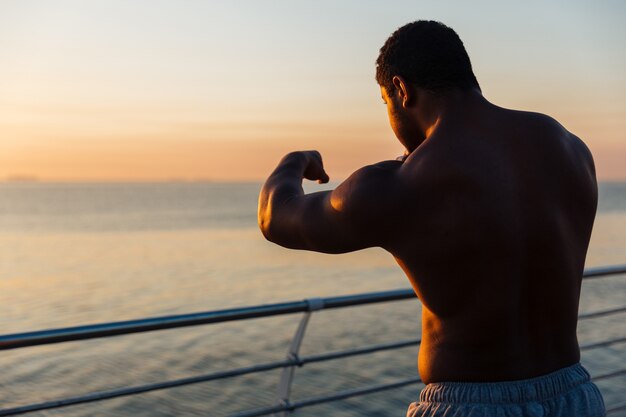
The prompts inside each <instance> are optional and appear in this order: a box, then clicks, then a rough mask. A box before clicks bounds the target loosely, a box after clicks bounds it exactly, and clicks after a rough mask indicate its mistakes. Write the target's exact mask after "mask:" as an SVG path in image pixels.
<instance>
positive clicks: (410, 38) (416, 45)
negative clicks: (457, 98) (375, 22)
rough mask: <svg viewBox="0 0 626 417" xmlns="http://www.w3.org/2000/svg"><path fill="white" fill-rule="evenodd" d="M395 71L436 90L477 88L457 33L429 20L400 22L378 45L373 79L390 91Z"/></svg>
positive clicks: (416, 83) (409, 79) (406, 78)
mask: <svg viewBox="0 0 626 417" xmlns="http://www.w3.org/2000/svg"><path fill="white" fill-rule="evenodd" d="M394 75H399V76H401V77H403V78H404V79H405V80H406V81H407V82H409V83H412V84H415V85H417V86H419V87H422V88H424V89H426V90H429V91H432V92H435V93H437V92H442V91H445V90H449V89H453V88H458V89H461V90H471V89H473V88H478V89H479V90H480V85H478V81H477V80H476V76H475V75H474V72H473V71H472V64H471V62H470V59H469V56H468V55H467V51H465V47H464V46H463V42H461V38H459V35H457V34H456V32H455V31H454V30H452V29H451V28H449V27H448V26H446V25H444V24H443V23H441V22H435V21H432V20H418V21H416V22H413V23H409V24H406V25H404V26H402V27H401V28H399V29H397V30H396V31H395V32H393V33H392V34H391V36H390V37H389V39H387V41H386V42H385V44H384V45H383V47H382V48H380V54H379V55H378V59H377V60H376V81H377V82H378V84H379V85H380V86H382V87H385V89H386V90H387V91H393V90H394V86H393V83H392V79H393V76H394Z"/></svg>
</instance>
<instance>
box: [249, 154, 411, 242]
mask: <svg viewBox="0 0 626 417" xmlns="http://www.w3.org/2000/svg"><path fill="white" fill-rule="evenodd" d="M401 165H402V163H401V162H397V161H388V162H385V163H381V164H378V165H373V166H369V167H365V168H362V169H360V170H359V171H357V172H355V173H354V174H353V175H352V176H350V178H348V179H347V180H346V181H345V182H343V183H342V184H341V185H339V186H338V187H337V188H336V189H335V190H333V191H326V192H317V193H312V194H306V195H305V194H304V191H303V190H302V179H303V178H306V179H310V180H317V181H318V182H328V175H326V173H325V172H324V169H323V166H322V160H321V157H320V155H319V153H317V152H315V151H308V152H294V153H291V154H288V155H287V156H285V157H284V158H283V159H282V160H281V162H280V163H279V165H278V167H277V168H276V169H275V170H274V172H273V173H272V174H271V175H270V177H269V178H268V179H267V181H266V182H265V184H264V185H263V188H262V190H261V194H260V196H259V212H258V220H259V227H260V228H261V231H262V232H263V235H264V236H265V237H266V238H267V239H268V240H270V241H272V242H274V243H276V244H279V245H281V246H285V247H288V248H292V249H306V250H312V251H316V252H326V253H344V252H350V251H355V250H358V249H363V248H367V247H372V246H384V245H385V243H386V241H387V240H389V238H390V236H393V230H392V229H393V228H394V227H395V226H394V224H398V222H397V216H398V214H399V213H398V210H399V200H400V199H399V193H397V192H396V190H397V189H398V187H399V185H398V178H397V177H398V175H397V173H398V170H399V168H400V167H401Z"/></svg>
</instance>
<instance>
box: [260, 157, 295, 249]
mask: <svg viewBox="0 0 626 417" xmlns="http://www.w3.org/2000/svg"><path fill="white" fill-rule="evenodd" d="M306 164H307V161H306V157H305V156H304V155H302V154H301V153H298V152H293V153H290V154H288V155H286V156H285V157H284V158H283V159H282V160H281V161H280V162H279V164H278V166H277V167H276V169H275V170H274V172H272V174H271V175H270V176H269V178H268V179H267V181H265V184H264V185H263V188H262V189H261V193H260V196H259V212H258V221H259V227H260V228H261V231H262V232H263V234H264V235H265V237H266V238H268V239H270V240H271V234H272V233H271V228H272V226H276V225H275V224H272V223H274V222H276V220H279V219H280V217H281V216H280V215H279V214H278V215H277V212H279V211H280V209H281V207H282V206H284V204H285V203H286V202H287V201H289V200H291V199H292V198H294V197H299V196H302V195H304V191H303V190H302V178H303V175H304V170H305V168H306Z"/></svg>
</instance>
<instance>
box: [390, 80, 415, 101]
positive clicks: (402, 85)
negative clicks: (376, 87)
mask: <svg viewBox="0 0 626 417" xmlns="http://www.w3.org/2000/svg"><path fill="white" fill-rule="evenodd" d="M391 82H392V83H393V86H394V87H395V90H396V94H397V95H398V99H399V100H400V103H402V107H404V108H405V109H406V108H408V107H409V106H410V105H411V104H412V102H413V95H414V91H413V89H412V88H410V86H409V84H408V83H407V82H406V81H405V80H404V78H402V77H400V76H399V75H394V76H393V78H392V79H391Z"/></svg>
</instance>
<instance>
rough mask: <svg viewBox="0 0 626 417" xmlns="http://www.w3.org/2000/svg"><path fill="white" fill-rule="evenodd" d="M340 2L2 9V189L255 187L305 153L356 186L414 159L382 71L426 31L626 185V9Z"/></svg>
mask: <svg viewBox="0 0 626 417" xmlns="http://www.w3.org/2000/svg"><path fill="white" fill-rule="evenodd" d="M337 3H338V2H333V1H321V2H309V3H305V2H275V3H274V2H273V3H271V4H269V3H266V2H253V1H249V2H227V1H223V2H219V1H216V2H185V3H160V2H156V3H155V2H152V1H134V2H125V1H93V2H73V1H66V0H62V1H57V2H37V1H34V2H22V1H8V2H3V3H2V4H1V5H0V62H2V65H1V66H0V179H2V178H10V177H15V176H33V177H38V178H40V179H43V180H68V181H74V180H98V181H100V180H104V181H106V180H115V181H121V180H142V181H143V180H150V181H152V180H171V179H180V180H198V179H201V180H206V179H211V180H217V181H245V180H255V181H256V180H261V179H263V178H264V177H265V176H267V174H269V172H270V171H271V170H272V169H273V167H274V166H275V164H276V163H277V161H278V160H279V159H280V157H281V156H282V155H283V154H284V153H286V152H288V151H291V150H296V149H318V150H320V151H321V152H322V155H323V157H324V159H325V161H326V164H327V167H328V171H329V174H330V175H331V179H334V180H340V179H343V178H345V177H346V176H347V175H349V173H350V172H352V171H354V170H356V169H357V168H358V167H360V166H362V165H364V164H368V163H373V162H376V161H379V160H383V159H391V158H394V157H396V156H397V155H399V154H401V153H402V149H401V147H400V145H399V144H398V143H397V142H396V140H395V138H394V136H393V133H392V132H391V129H390V128H389V127H388V125H387V123H388V122H387V116H386V110H385V107H384V105H383V104H382V102H381V100H380V91H379V89H378V87H377V85H376V83H375V81H374V61H375V59H376V56H377V54H378V49H379V48H380V46H382V44H383V43H384V41H385V39H386V38H387V36H389V34H390V33H391V32H392V31H393V30H395V29H396V28H397V27H399V26H401V25H403V24H404V23H407V22H409V21H411V20H416V19H435V20H440V21H442V22H444V23H446V24H448V25H449V26H451V27H452V28H454V29H455V30H456V31H457V32H458V33H459V35H460V36H461V39H463V41H464V43H465V45H466V48H467V49H468V52H469V54H470V57H471V59H472V63H473V66H474V70H475V72H476V75H477V78H478V80H479V82H480V84H481V86H482V88H483V93H484V94H485V96H486V97H487V98H488V99H489V100H490V101H492V102H494V103H495V104H498V105H501V106H503V107H510V108H517V109H522V110H532V111H539V112H543V113H547V114H549V115H551V116H553V117H555V118H556V119H557V120H559V121H560V122H561V123H562V124H563V125H564V126H565V127H566V128H568V129H569V130H570V131H572V132H573V133H575V134H577V135H578V136H579V137H581V138H582V139H583V140H584V141H585V142H586V143H587V144H588V145H589V147H590V148H591V150H592V152H593V153H594V156H595V159H596V165H597V171H598V176H599V178H600V179H602V180H620V179H621V180H623V179H626V164H625V163H624V162H623V161H626V144H625V141H624V140H623V136H624V132H625V131H626V76H625V75H624V74H626V71H625V70H626V52H624V48H623V39H626V27H625V26H624V25H623V17H624V16H626V3H623V2H600V3H597V4H593V5H591V3H588V2H578V1H562V2H558V1H557V2H550V5H546V4H545V2H532V1H531V2H529V3H527V2H526V3H524V4H522V3H520V4H513V3H510V4H507V5H502V4H501V3H502V2H497V1H478V2H473V3H472V4H471V5H470V4H469V3H467V2H462V1H457V2H451V3H450V2H447V3H445V5H444V4H442V3H443V2H428V3H421V2H415V1H398V2H393V3H389V4H388V3H386V2H379V3H372V4H370V3H367V4H363V2H359V1H347V2H341V4H337ZM451 5H454V7H451Z"/></svg>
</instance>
